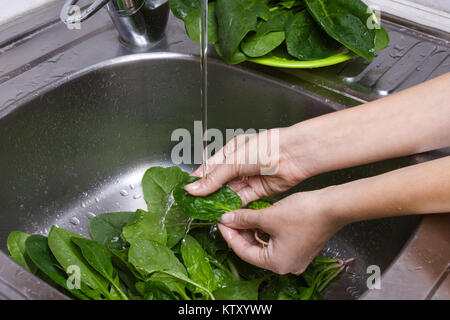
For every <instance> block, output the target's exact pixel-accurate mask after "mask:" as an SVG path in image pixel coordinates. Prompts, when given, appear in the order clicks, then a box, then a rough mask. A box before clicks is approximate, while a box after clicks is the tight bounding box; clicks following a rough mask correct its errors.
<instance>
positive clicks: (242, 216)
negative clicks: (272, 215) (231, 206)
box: [220, 209, 269, 232]
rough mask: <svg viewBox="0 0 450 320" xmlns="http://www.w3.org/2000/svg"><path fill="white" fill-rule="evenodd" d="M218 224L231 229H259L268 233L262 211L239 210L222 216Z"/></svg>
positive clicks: (265, 216) (265, 217)
mask: <svg viewBox="0 0 450 320" xmlns="http://www.w3.org/2000/svg"><path fill="white" fill-rule="evenodd" d="M220 223H222V224H223V225H225V226H227V227H229V228H233V229H261V230H263V231H266V232H268V231H269V230H267V228H268V223H267V215H266V214H265V213H264V212H263V210H249V209H240V210H236V211H232V212H228V213H225V214H223V215H222V217H221V219H220Z"/></svg>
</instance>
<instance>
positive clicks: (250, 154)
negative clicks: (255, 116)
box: [185, 128, 310, 206]
mask: <svg viewBox="0 0 450 320" xmlns="http://www.w3.org/2000/svg"><path fill="white" fill-rule="evenodd" d="M292 134H293V132H292V130H289V129H288V128H282V129H272V130H269V131H266V133H260V134H253V135H241V136H238V137H235V138H234V139H232V140H231V141H230V142H228V143H227V144H226V145H225V147H223V148H222V150H220V151H219V152H217V153H216V154H215V155H214V156H212V157H211V158H210V159H209V160H208V162H207V178H203V179H201V180H198V181H196V182H194V183H192V184H190V185H187V186H186V187H185V189H186V191H188V192H189V193H190V194H192V195H194V196H206V195H208V194H210V193H212V192H214V191H216V190H218V189H219V188H221V187H222V186H223V185H224V184H225V183H227V182H228V186H229V187H230V188H231V189H233V190H234V191H235V192H236V193H237V194H238V195H239V196H240V197H241V199H242V203H243V205H244V206H245V205H246V204H247V203H249V202H251V201H254V200H257V199H260V198H262V197H268V196H272V195H274V194H278V193H281V192H283V191H286V190H288V189H290V188H292V187H293V186H295V185H297V184H298V183H300V182H301V181H303V180H305V179H306V178H308V177H309V176H310V175H309V174H308V172H307V169H306V166H305V165H304V164H302V162H301V161H300V159H299V158H298V157H296V156H294V154H293V152H292V151H293V150H295V149H296V147H295V142H294V141H295V139H294V137H293V135H292ZM203 170H204V165H202V166H200V167H199V168H198V169H197V170H196V171H195V172H194V173H193V175H194V176H199V177H201V176H202V175H203Z"/></svg>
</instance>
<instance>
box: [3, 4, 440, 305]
mask: <svg viewBox="0 0 450 320" xmlns="http://www.w3.org/2000/svg"><path fill="white" fill-rule="evenodd" d="M55 10H56V8H55ZM51 12H52V11H51V8H49V9H48V11H47V14H48V15H50V13H51ZM105 18H106V17H105V15H103V16H102V15H100V18H98V19H97V20H96V21H94V22H89V23H90V24H87V25H86V27H85V29H84V30H82V31H81V32H80V33H78V34H74V33H70V31H67V30H65V29H64V26H62V25H61V24H59V23H56V22H53V23H49V25H48V26H46V27H45V28H47V29H45V30H41V31H39V32H37V31H36V33H35V34H34V35H33V37H31V39H29V40H27V41H25V42H24V43H22V44H20V46H22V49H23V48H27V47H28V48H33V50H34V51H33V52H24V53H22V54H21V55H22V56H17V54H14V51H13V50H14V49H8V50H6V51H5V52H4V53H3V54H1V55H0V64H1V63H2V61H3V62H4V64H3V65H1V66H3V67H4V68H3V69H4V70H6V71H7V72H6V73H5V74H6V76H9V78H8V79H6V78H5V77H6V76H4V77H3V78H2V77H1V74H0V84H1V85H0V92H2V93H4V94H5V95H4V96H3V97H2V103H1V104H0V106H2V107H0V155H1V157H0V180H1V181H2V183H1V184H0V204H1V206H0V221H1V223H0V249H1V250H2V251H3V252H5V253H6V238H7V235H8V233H9V232H10V231H12V230H22V231H25V232H29V233H43V234H45V233H46V232H48V230H49V228H50V227H51V225H53V224H57V225H58V226H60V227H63V228H66V229H68V230H71V231H73V232H76V233H80V234H84V235H87V233H88V228H87V225H88V222H89V218H90V217H92V216H93V215H95V214H100V213H104V212H111V211H128V210H135V209H138V208H145V207H146V206H145V202H144V200H143V198H142V190H141V186H140V180H141V178H142V175H143V173H144V171H145V170H146V169H147V168H148V167H150V166H154V165H163V166H168V165H171V160H170V151H171V148H172V147H173V145H175V144H176V142H173V141H171V139H170V135H171V133H172V131H173V130H175V129H177V128H186V129H188V130H191V131H192V130H193V125H194V121H195V120H200V118H201V113H200V107H199V105H200V103H199V101H200V96H199V85H200V81H199V75H200V72H199V60H198V58H197V57H196V56H194V55H192V53H195V52H196V51H197V47H196V45H195V44H192V43H190V42H188V41H186V39H185V36H184V33H182V32H183V30H182V26H180V24H178V23H177V22H175V21H174V20H173V17H172V18H171V21H172V22H171V25H170V26H169V29H168V31H167V36H166V38H165V40H163V41H162V42H161V43H160V44H159V45H157V46H155V47H154V48H151V49H149V50H146V51H145V52H136V51H133V49H129V48H126V47H124V46H122V45H121V44H120V43H119V42H117V41H116V35H115V31H114V29H113V28H112V26H111V25H110V23H108V20H103V21H102V19H105ZM61 39H64V41H62V40H61ZM16 41H17V40H16ZM43 42H45V43H47V44H48V47H46V48H45V50H42V52H38V51H37V50H38V48H39V47H40V46H42V43H43ZM14 43H16V44H17V42H14ZM14 43H13V44H14ZM40 44H41V45H40ZM17 46H19V45H18V44H17ZM27 55H28V56H27ZM55 57H56V58H55ZM2 59H3V60H2ZM49 61H50V62H49ZM25 62H26V63H28V64H29V67H26V63H25ZM1 66H0V69H2V67H1ZM5 79H6V80H5ZM33 81H35V82H33ZM26 85H28V87H26ZM26 88H28V89H26ZM27 90H28V91H27ZM8 97H9V98H8ZM360 101H361V98H360V97H359V96H351V95H349V94H348V93H344V92H341V93H339V92H337V91H336V90H330V89H327V88H324V87H323V86H320V85H318V84H317V83H307V82H305V81H304V79H301V77H294V76H293V75H292V74H285V73H282V72H281V71H274V70H271V69H266V68H259V67H255V66H251V65H244V66H238V67H236V66H229V65H226V64H224V63H223V62H221V61H220V60H218V59H215V58H212V59H211V60H210V65H209V117H210V118H209V126H210V127H213V128H218V129H220V130H225V129H226V128H232V129H237V128H243V129H247V128H257V129H264V128H272V127H279V126H287V125H290V124H293V123H296V122H299V121H302V120H305V119H309V118H312V117H316V116H319V115H321V114H325V113H328V112H332V111H336V110H339V109H342V108H346V107H349V106H353V105H356V104H358V103H360ZM444 154H446V153H441V154H432V153H430V154H426V155H422V156H421V157H409V158H402V159H394V160H389V161H385V162H381V163H376V164H371V165H367V166H362V167H358V168H352V169H347V170H341V171H337V172H331V173H327V174H324V175H321V176H318V177H314V178H312V179H310V180H308V181H306V182H304V183H302V184H301V185H300V186H298V188H296V190H293V191H299V190H309V189H317V188H322V187H325V186H328V185H333V184H340V183H344V182H347V181H351V180H355V179H359V178H363V177H368V176H373V175H376V174H379V173H382V172H386V171H390V170H393V169H396V168H399V167H402V166H406V165H410V164H413V163H417V162H419V161H423V160H426V159H430V158H433V157H437V156H442V155H444ZM184 169H186V170H192V169H193V167H192V166H184ZM418 224H419V218H417V217H404V218H395V219H383V220H377V221H370V222H364V223H357V224H353V225H351V226H349V227H347V228H345V229H344V230H342V231H341V232H340V233H338V234H337V235H336V236H335V237H334V238H333V239H332V240H331V241H330V242H329V243H328V244H327V246H326V248H325V249H324V252H323V254H326V255H330V256H339V257H342V258H349V257H355V258H356V261H355V263H353V264H352V265H351V266H350V267H349V268H348V270H347V272H346V273H344V274H342V276H340V277H339V279H338V280H337V281H336V282H334V283H333V284H332V285H331V286H330V287H329V289H328V290H327V292H326V297H327V298H337V299H355V298H359V297H360V296H361V295H362V294H364V292H365V291H366V290H367V287H366V279H367V277H368V274H367V273H366V268H367V266H369V265H378V266H380V268H381V270H383V271H385V270H387V269H388V268H389V267H390V266H391V265H392V263H393V262H394V261H395V260H396V259H398V257H399V254H400V253H401V252H402V248H404V246H405V244H406V243H407V241H408V239H410V238H411V236H412V235H414V233H415V231H416V228H417V226H418ZM5 259H6V258H5V257H4V256H2V255H1V254H0V264H1V265H2V266H3V267H4V268H3V269H2V266H0V291H1V288H2V287H1V284H2V282H1V281H2V277H3V282H4V283H9V286H10V287H11V286H13V287H14V286H16V289H17V291H18V293H17V294H19V295H20V294H22V296H23V297H24V298H56V297H61V296H58V295H55V293H52V291H51V289H49V288H48V287H44V286H43V285H42V284H36V282H35V281H34V280H35V279H34V278H33V277H31V276H29V275H25V278H26V279H25V280H23V281H22V282H20V281H19V280H20V279H19V280H18V279H14V277H11V276H8V275H11V274H12V272H11V270H18V271H17V272H19V271H20V272H22V275H23V270H22V271H21V269H20V268H19V267H17V266H14V265H13V264H11V261H7V260H5ZM2 261H3V262H2ZM14 268H15V269H14ZM5 269H8V270H6V271H8V272H7V273H5V272H6V271H5ZM2 272H3V273H2ZM18 281H19V282H20V284H18ZM27 286H28V287H27ZM29 287H32V288H33V290H34V291H33V292H31V293H30V292H29V291H26V289H27V288H29ZM10 292H11V291H10ZM10 296H11V295H10ZM0 297H1V294H0Z"/></svg>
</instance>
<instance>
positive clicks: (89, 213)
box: [86, 212, 95, 219]
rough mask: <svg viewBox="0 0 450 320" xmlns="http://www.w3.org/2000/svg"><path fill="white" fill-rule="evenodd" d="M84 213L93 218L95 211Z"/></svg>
mask: <svg viewBox="0 0 450 320" xmlns="http://www.w3.org/2000/svg"><path fill="white" fill-rule="evenodd" d="M86 215H87V217H88V218H89V219H92V218H95V213H93V212H88V213H86Z"/></svg>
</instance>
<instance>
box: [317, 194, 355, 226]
mask: <svg viewBox="0 0 450 320" xmlns="http://www.w3.org/2000/svg"><path fill="white" fill-rule="evenodd" d="M343 191H344V190H343V188H342V185H337V186H330V187H326V188H323V189H320V190H316V191H313V192H314V193H315V202H316V203H317V206H318V209H317V212H318V214H319V215H320V216H321V217H322V218H323V219H326V220H327V221H329V223H331V224H333V225H335V226H337V227H338V228H339V229H341V228H343V227H344V226H346V225H348V224H350V223H353V222H356V221H358V220H359V219H357V218H356V216H357V213H355V212H354V208H351V207H349V206H348V205H347V201H346V200H347V199H344V197H345V192H343Z"/></svg>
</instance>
